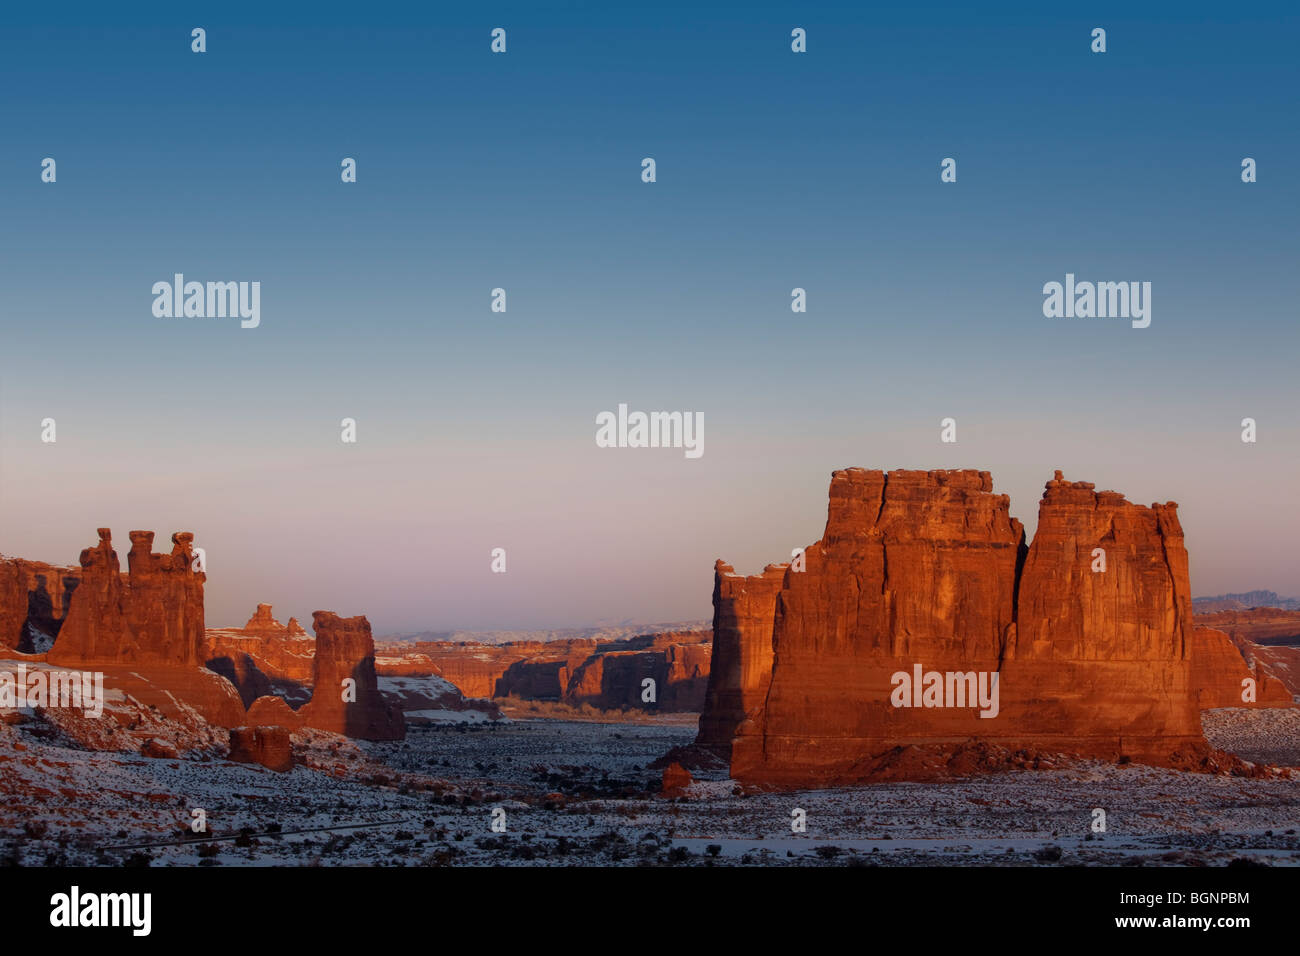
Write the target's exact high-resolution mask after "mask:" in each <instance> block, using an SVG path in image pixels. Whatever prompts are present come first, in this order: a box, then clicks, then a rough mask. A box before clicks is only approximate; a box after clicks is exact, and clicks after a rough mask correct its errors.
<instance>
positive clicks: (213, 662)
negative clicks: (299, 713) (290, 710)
mask: <svg viewBox="0 0 1300 956" xmlns="http://www.w3.org/2000/svg"><path fill="white" fill-rule="evenodd" d="M289 624H290V626H288V627H286V626H285V625H283V624H281V623H280V622H279V621H277V620H276V619H275V618H274V617H272V615H271V605H269V604H259V605H258V606H257V610H256V611H255V612H254V613H253V616H252V617H251V618H249V621H248V623H247V624H246V625H245V626H244V627H242V628H229V627H228V628H208V629H207V631H206V632H205V634H204V641H203V650H202V656H203V660H204V662H205V664H206V666H207V667H208V668H209V669H210V670H212V671H215V672H216V673H218V674H220V675H222V676H223V677H225V678H226V679H227V680H229V681H230V682H231V683H233V684H234V685H235V686H236V687H237V688H238V689H239V695H240V697H241V698H242V699H243V701H244V704H245V705H246V706H251V705H252V703H253V701H255V700H256V699H257V698H259V697H264V696H266V695H268V694H279V695H281V696H285V697H288V698H290V699H291V700H292V701H293V702H295V703H298V704H301V703H303V702H305V701H306V699H307V697H308V696H309V695H308V693H307V687H308V685H310V683H311V679H312V658H313V657H314V656H315V654H316V642H315V641H314V640H313V639H312V638H310V637H308V636H307V633H306V631H304V630H303V629H302V628H301V627H299V626H298V621H297V619H296V618H289Z"/></svg>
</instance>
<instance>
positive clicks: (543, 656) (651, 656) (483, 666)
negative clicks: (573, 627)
mask: <svg viewBox="0 0 1300 956" xmlns="http://www.w3.org/2000/svg"><path fill="white" fill-rule="evenodd" d="M709 641H710V634H709V632H707V631H683V632H668V633H664V634H645V635H641V636H639V637H634V638H628V639H623V640H612V641H596V640H589V639H569V640H557V641H550V642H546V641H514V642H508V643H505V644H496V645H492V644H475V643H469V642H456V643H452V642H421V643H418V644H403V643H396V642H394V643H388V644H385V645H383V646H382V651H383V656H382V657H380V658H378V659H377V667H378V671H379V673H381V674H386V675H399V674H407V675H413V674H433V675H435V676H438V677H442V678H444V679H445V680H448V681H450V682H451V683H453V684H455V685H456V687H457V688H459V689H460V691H461V693H463V694H465V696H467V697H519V698H522V699H525V700H553V701H564V702H566V703H569V704H573V705H582V704H588V705H591V706H594V707H600V708H625V707H638V708H644V707H649V706H653V707H655V708H656V709H658V710H664V711H696V710H699V709H700V708H701V707H702V706H703V702H704V691H705V687H706V685H707V682H708V675H709V660H710V652H709ZM647 677H649V678H652V679H653V680H654V681H655V685H656V701H655V702H654V704H653V705H651V704H647V703H643V702H642V700H641V696H642V681H643V680H644V679H645V678H647Z"/></svg>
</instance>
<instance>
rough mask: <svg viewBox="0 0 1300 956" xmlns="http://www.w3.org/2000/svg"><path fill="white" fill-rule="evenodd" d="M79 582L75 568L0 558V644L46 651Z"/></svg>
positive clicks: (19, 648) (27, 651)
mask: <svg viewBox="0 0 1300 956" xmlns="http://www.w3.org/2000/svg"><path fill="white" fill-rule="evenodd" d="M80 583H81V570H80V569H79V568H64V567H58V566H56V565H52V564H44V563H42V562H40V561H26V560H23V559H22V558H0V648H10V649H12V650H16V651H19V652H20V653H23V654H44V653H45V652H46V651H48V650H49V649H50V646H51V644H52V642H53V640H54V639H55V638H57V637H58V636H59V629H60V628H61V627H62V626H63V620H64V618H65V617H67V613H68V607H69V605H70V604H71V602H72V592H73V591H75V590H76V588H77V585H78V584H80Z"/></svg>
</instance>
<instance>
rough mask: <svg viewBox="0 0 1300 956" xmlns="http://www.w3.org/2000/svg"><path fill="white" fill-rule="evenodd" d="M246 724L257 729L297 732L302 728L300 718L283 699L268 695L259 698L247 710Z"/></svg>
mask: <svg viewBox="0 0 1300 956" xmlns="http://www.w3.org/2000/svg"><path fill="white" fill-rule="evenodd" d="M247 719H248V723H249V724H252V725H254V726H259V727H270V726H278V727H288V728H289V729H290V730H297V729H298V728H300V727H301V726H302V718H301V717H299V716H298V713H297V711H295V710H294V709H293V708H292V707H290V706H289V705H288V704H287V703H285V700H284V698H283V697H275V696H272V695H268V696H266V697H259V698H257V700H255V701H253V703H252V704H251V705H250V706H249V708H248V718H247Z"/></svg>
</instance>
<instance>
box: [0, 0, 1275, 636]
mask: <svg viewBox="0 0 1300 956" xmlns="http://www.w3.org/2000/svg"><path fill="white" fill-rule="evenodd" d="M1048 6H1049V7H1050V9H1047V8H1045V7H1044V5H1041V4H1036V5H1014V6H1004V7H1003V8H1002V10H1000V11H997V12H990V11H985V10H979V9H967V8H964V7H963V6H959V5H942V4H940V5H937V6H936V5H927V6H926V7H924V8H921V9H910V8H884V9H876V8H872V7H871V6H867V5H860V4H854V5H850V4H844V5H838V6H831V5H817V4H813V5H809V4H798V5H795V4H787V5H765V4H753V3H750V4H743V5H741V4H733V5H726V6H723V5H709V4H703V5H701V4H654V5H645V6H639V7H634V6H631V5H618V6H616V7H615V6H602V5H596V4H580V3H566V4H546V5H538V4H498V5H492V6H491V7H489V8H482V7H479V6H478V5H449V4H426V5H418V6H416V5H409V6H408V5H395V4H369V5H365V6H364V7H356V8H351V9H345V8H341V7H339V8H336V7H325V8H317V7H311V8H307V7H304V8H302V9H301V10H298V11H290V12H283V11H273V10H266V9H264V5H259V4H245V5H239V4H227V3H223V4H220V5H215V4H214V5H195V6H190V7H186V8H184V9H183V10H181V9H175V8H174V6H173V5H152V6H151V5H138V6H137V5H132V6H131V7H129V8H127V9H118V8H105V7H102V6H99V5H78V4H63V5H59V6H58V7H57V8H48V7H47V8H41V7H32V8H23V9H20V10H10V9H7V10H6V11H5V13H4V15H3V16H4V23H3V27H4V28H3V30H0V76H2V77H3V80H4V82H5V84H6V88H8V89H10V90H11V91H17V95H15V96H11V97H9V98H8V99H7V102H6V104H5V106H4V108H3V112H2V113H0V117H2V118H3V128H4V131H5V134H4V138H3V148H0V243H3V245H2V247H0V251H2V252H3V256H2V257H0V278H2V279H3V282H4V290H5V302H4V306H3V312H2V313H0V314H2V319H0V322H2V325H0V335H2V336H3V339H2V341H3V348H0V550H3V551H4V552H5V553H8V554H20V555H24V556H28V557H33V558H39V559H43V560H49V561H59V562H73V561H75V559H76V555H77V553H78V551H79V550H80V549H81V548H82V547H86V546H88V545H90V544H92V543H93V542H94V540H95V536H94V528H95V527H97V526H101V525H109V526H111V527H113V529H114V531H115V534H116V535H117V536H118V538H119V540H120V541H121V542H123V545H122V551H123V553H124V552H125V549H126V545H125V541H126V532H127V531H128V530H130V529H132V528H152V529H155V530H157V531H158V532H160V534H163V535H165V534H166V533H169V532H170V531H172V530H176V529H179V528H186V529H189V530H193V531H194V532H195V533H196V543H199V544H205V545H206V546H207V549H208V551H209V555H210V560H211V564H212V567H213V572H212V574H211V575H210V578H209V585H208V605H209V612H208V617H209V621H210V623H214V624H226V623H232V622H233V623H237V622H239V621H242V620H243V619H244V617H246V616H247V614H248V613H251V610H252V607H253V605H254V604H255V603H256V602H258V601H269V602H272V603H273V604H275V605H276V608H277V613H280V612H283V615H284V616H285V617H287V616H288V615H289V614H295V615H297V616H298V617H299V618H303V619H305V618H307V617H309V615H310V611H311V610H314V609H316V608H321V607H328V608H331V609H334V610H337V611H339V612H340V613H345V614H354V613H366V614H367V615H368V616H369V617H370V618H371V620H372V622H374V623H375V625H376V627H377V629H378V630H380V631H384V630H407V629H416V628H423V627H545V626H566V625H580V624H586V623H590V622H593V621H597V620H622V619H627V618H632V619H637V620H667V619H682V618H703V617H707V616H708V615H709V613H710V608H709V594H710V591H711V582H710V569H711V566H712V562H713V559H714V558H717V557H723V558H724V559H726V560H728V561H730V562H732V563H734V564H735V565H736V566H737V569H738V570H744V571H751V572H752V571H757V570H758V569H760V568H761V566H762V565H763V564H764V563H766V562H767V561H774V560H780V559H782V558H783V557H785V556H788V554H789V551H790V549H791V548H792V547H795V546H800V545H804V544H807V543H809V542H811V541H813V540H815V539H816V538H817V537H818V536H819V535H820V533H821V529H822V525H823V523H824V520H825V504H826V502H825V495H826V487H827V483H828V481H829V474H830V471H831V470H832V469H834V468H838V467H845V466H849V465H862V466H866V467H882V468H895V467H909V468H939V467H975V468H982V469H987V470H990V471H992V472H993V476H994V481H995V487H996V488H997V489H998V490H999V491H1003V492H1006V493H1008V494H1010V495H1011V496H1012V510H1013V513H1014V514H1016V515H1017V516H1018V517H1020V518H1021V519H1022V520H1024V521H1025V522H1026V524H1027V526H1028V527H1029V528H1030V529H1031V530H1032V528H1033V525H1034V518H1035V514H1036V510H1037V499H1038V497H1039V494H1040V492H1041V487H1042V483H1043V482H1044V481H1045V480H1047V479H1048V478H1050V477H1051V473H1052V470H1053V469H1055V468H1061V469H1063V470H1064V471H1065V473H1066V476H1067V477H1070V478H1075V479H1085V480H1089V481H1094V482H1096V483H1097V484H1098V486H1099V487H1110V488H1114V489H1116V490H1118V491H1122V492H1124V493H1125V494H1127V495H1128V496H1129V497H1130V499H1131V500H1134V501H1138V502H1141V503H1150V502H1151V501H1154V500H1160V501H1164V500H1177V501H1179V502H1180V504H1181V505H1182V519H1183V523H1184V527H1185V529H1186V530H1187V534H1188V547H1189V550H1190V552H1191V556H1192V574H1193V589H1194V591H1195V592H1196V593H1198V594H1203V593H1218V592H1221V591H1227V590H1245V589H1248V588H1255V587H1267V588H1273V589H1275V590H1278V591H1281V592H1283V593H1300V580H1297V579H1296V570H1295V569H1296V568H1297V566H1298V565H1300V561H1298V560H1297V558H1300V553H1298V552H1300V544H1297V542H1300V519H1298V518H1297V517H1296V510H1295V509H1292V508H1289V507H1288V506H1287V505H1286V504H1285V503H1286V502H1287V501H1288V500H1289V495H1290V494H1292V493H1293V492H1292V489H1293V488H1294V486H1295V480H1296V478H1297V470H1298V469H1297V467H1296V466H1297V455H1296V452H1295V449H1296V447H1297V441H1298V440H1300V431H1298V430H1297V428H1296V425H1295V422H1294V417H1295V414H1296V407H1297V402H1296V398H1297V387H1296V385H1295V355H1296V346H1297V345H1298V344H1300V335H1298V334H1297V329H1296V301H1297V298H1296V279H1295V276H1296V274H1297V271H1298V270H1297V269H1296V259H1297V252H1300V239H1297V230H1296V223H1295V211H1296V209H1297V208H1300V204H1298V203H1297V200H1298V199H1300V186H1298V185H1297V182H1296V177H1295V176H1294V175H1293V174H1292V171H1291V169H1290V164H1291V161H1292V159H1293V157H1294V156H1295V155H1297V136H1298V134H1297V129H1296V124H1295V121H1294V120H1295V117H1296V115H1300V113H1298V110H1297V107H1300V102H1298V100H1300V83H1298V82H1297V79H1298V77H1297V69H1298V68H1297V65H1296V64H1297V61H1296V57H1295V54H1294V51H1295V49H1296V48H1297V41H1298V40H1300V16H1298V15H1297V14H1296V13H1295V12H1294V11H1293V10H1292V9H1291V8H1288V7H1287V6H1285V5H1282V4H1262V5H1253V6H1250V7H1248V8H1243V9H1237V8H1233V7H1229V6H1228V5H1216V6H1208V5H1199V4H1178V5H1174V4H1169V5H1139V7H1138V9H1136V10H1135V9H1134V5H1132V4H1114V5H1093V4H1089V5H1083V4H1078V5H1055V4H1054V5H1048ZM195 26H202V27H204V28H205V29H206V30H207V45H208V51H207V52H206V53H204V54H194V53H192V52H191V51H190V30H191V29H192V28H193V27H195ZM498 26H499V27H503V28H505V29H506V30H507V49H508V52H507V53H506V54H505V55H494V54H492V53H491V52H490V50H489V42H490V36H489V34H490V31H491V29H492V28H493V27H498ZM796 26H799V27H803V28H805V29H806V30H807V31H808V52H807V53H806V54H794V53H792V52H791V51H790V30H791V29H792V28H794V27H796ZM1096 26H1101V27H1104V28H1105V29H1106V30H1107V46H1108V49H1107V52H1106V53H1105V54H1094V53H1092V52H1091V51H1090V48H1089V47H1090V33H1091V30H1092V28H1093V27H1096ZM46 156H51V157H54V158H55V159H56V160H57V162H58V181H57V183H54V184H47V183H42V182H41V181H40V176H39V173H40V161H41V159H42V158H44V157H46ZM345 156H347V157H354V158H355V159H356V160H357V164H358V182H357V183H355V184H346V185H345V184H343V183H341V182H340V180H339V163H340V160H341V159H342V158H343V157H345ZM646 156H651V157H654V158H655V160H656V163H657V182H655V183H653V184H646V183H643V182H641V180H640V169H641V160H642V158H643V157H646ZM1245 156H1250V157H1253V158H1255V159H1256V161H1257V162H1258V170H1259V181H1258V182H1256V183H1253V184H1249V185H1248V184H1244V183H1242V182H1241V179H1240V163H1241V160H1242V158H1243V157H1245ZM944 157H953V158H955V159H956V160H957V164H958V181H957V182H956V183H952V184H944V183H941V182H940V181H939V163H940V160H942V159H943V158H944ZM176 272H183V273H185V275H186V276H187V278H189V279H197V280H200V281H203V280H213V281H225V280H250V281H251V280H256V281H260V282H261V284H262V319H261V325H260V327H259V328H257V329H248V330H245V329H240V328H239V325H238V322H237V321H230V320H220V319H170V320H167V319H158V318H155V317H154V316H153V314H152V312H151V308H150V306H151V303H152V296H151V294H150V288H151V286H152V284H153V283H154V282H156V281H159V280H169V279H170V278H171V276H172V275H173V273H176ZM1067 272H1073V273H1075V274H1076V275H1077V276H1078V277H1079V278H1080V279H1093V280H1097V281H1100V280H1106V281H1118V280H1138V281H1150V282H1151V283H1152V288H1153V293H1152V300H1153V301H1152V308H1153V312H1152V324H1151V327H1150V328H1147V329H1142V330H1136V329H1132V328H1131V327H1129V324H1128V323H1127V322H1125V321H1123V320H1102V319H1092V320H1087V319H1068V320H1067V319H1047V318H1044V316H1043V314H1042V300H1043V297H1042V293H1041V289H1042V286H1043V284H1044V283H1045V282H1049V281H1061V280H1063V278H1064V276H1065V274H1066V273H1067ZM796 286H798V287H802V288H805V289H806V290H807V294H808V312H807V313H806V314H801V315H797V314H793V313H791V311H790V305H789V303H790V290H791V289H792V288H793V287H796ZM495 287H503V288H505V289H506V290H507V296H508V311H507V312H506V313H504V314H495V313H492V312H490V311H489V301H490V299H489V297H490V291H491V289H493V288H495ZM620 402H626V403H628V404H629V405H630V406H631V407H632V408H634V409H644V410H657V409H669V410H691V411H699V412H702V413H703V414H704V417H705V423H706V425H705V445H706V451H705V454H704V456H703V458H701V459H699V460H696V461H691V460H687V459H685V458H684V456H682V455H681V454H680V452H674V451H671V450H634V449H618V450H609V449H597V448H596V447H595V444H594V440H593V436H594V432H595V425H594V421H595V416H596V414H597V413H599V412H601V411H605V410H613V409H615V408H617V406H618V404H619V403H620ZM47 416H50V417H54V418H55V419H56V421H57V422H58V442H57V443H56V444H55V445H47V444H42V443H41V442H40V441H39V436H40V428H39V423H40V421H41V419H43V418H45V417H47ZM345 416H350V417H354V418H356V419H357V421H358V427H359V441H358V442H357V443H356V445H352V446H345V445H343V444H342V443H340V441H339V421H340V419H341V418H343V417H345ZM947 416H952V417H954V418H956V419H957V422H958V442H957V443H956V444H955V445H944V444H941V443H940V442H939V421H940V419H941V418H943V417H947ZM1247 416H1250V417H1254V418H1255V419H1256V420H1257V421H1258V423H1259V434H1260V438H1259V441H1258V442H1257V443H1256V444H1254V445H1246V444H1243V443H1242V442H1241V441H1240V440H1239V434H1240V421H1241V419H1242V418H1243V417H1247ZM498 546H499V547H506V548H507V552H508V555H509V559H508V560H509V564H508V566H509V570H508V572H507V573H506V574H505V575H493V574H491V573H490V571H489V553H490V550H491V548H493V547H498Z"/></svg>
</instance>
